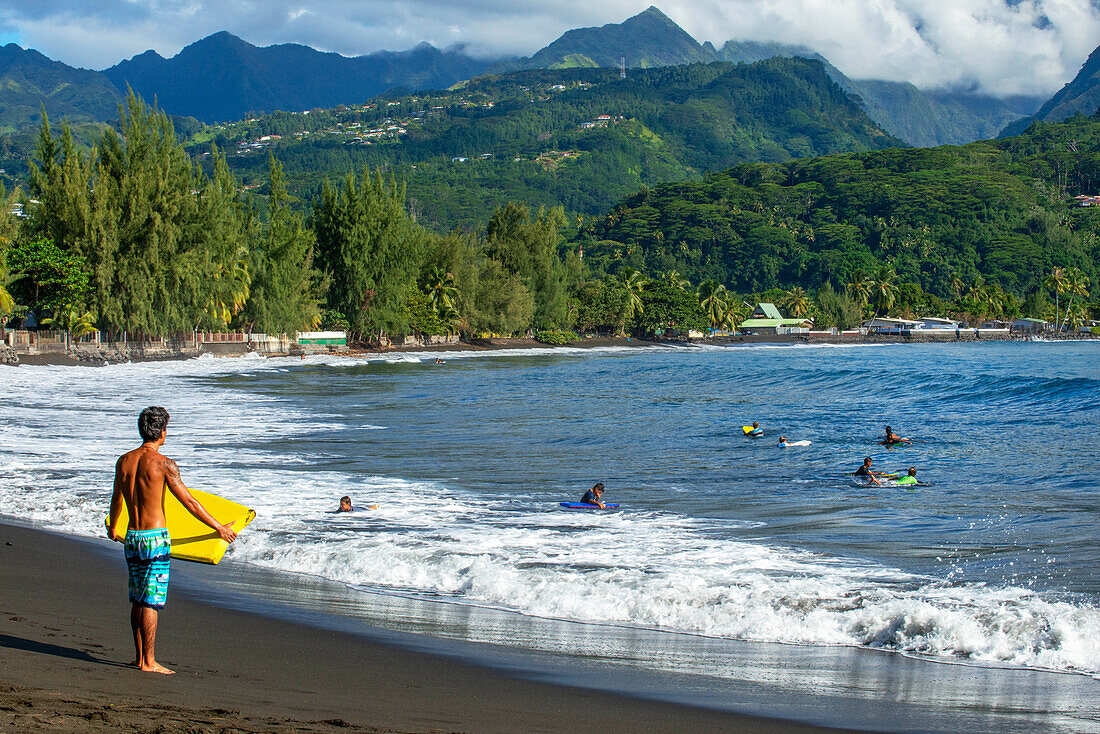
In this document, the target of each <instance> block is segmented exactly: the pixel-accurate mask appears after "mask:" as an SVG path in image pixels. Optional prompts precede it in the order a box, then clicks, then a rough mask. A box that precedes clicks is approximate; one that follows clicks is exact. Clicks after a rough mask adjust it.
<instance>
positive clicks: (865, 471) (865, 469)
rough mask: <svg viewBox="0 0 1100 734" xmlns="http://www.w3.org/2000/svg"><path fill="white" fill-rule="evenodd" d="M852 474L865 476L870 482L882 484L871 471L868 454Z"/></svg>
mask: <svg viewBox="0 0 1100 734" xmlns="http://www.w3.org/2000/svg"><path fill="white" fill-rule="evenodd" d="M854 476H857V477H867V480H868V481H869V482H870V483H871V484H882V482H880V481H879V480H878V478H877V477H876V476H875V474H874V472H872V471H871V457H870V456H867V457H864V459H863V465H862V466H860V467H859V468H858V469H856V471H855V475H854Z"/></svg>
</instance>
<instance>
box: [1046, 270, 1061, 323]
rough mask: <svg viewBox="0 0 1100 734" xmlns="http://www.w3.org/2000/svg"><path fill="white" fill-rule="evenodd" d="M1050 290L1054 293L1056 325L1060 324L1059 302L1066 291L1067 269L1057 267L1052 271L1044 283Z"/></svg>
mask: <svg viewBox="0 0 1100 734" xmlns="http://www.w3.org/2000/svg"><path fill="white" fill-rule="evenodd" d="M1043 285H1045V286H1046V287H1047V288H1049V289H1050V290H1052V291H1054V323H1055V324H1057V323H1058V300H1059V298H1060V297H1061V295H1062V294H1063V293H1065V290H1066V269H1065V268H1063V267H1056V268H1054V269H1053V270H1051V271H1050V275H1048V276H1047V278H1046V280H1044V281H1043Z"/></svg>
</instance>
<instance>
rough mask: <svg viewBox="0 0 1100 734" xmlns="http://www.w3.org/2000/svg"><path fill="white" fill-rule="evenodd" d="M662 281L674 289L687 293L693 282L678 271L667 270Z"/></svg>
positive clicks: (662, 276) (662, 274)
mask: <svg viewBox="0 0 1100 734" xmlns="http://www.w3.org/2000/svg"><path fill="white" fill-rule="evenodd" d="M661 280H663V281H664V282H666V283H668V284H669V285H670V286H672V287H673V288H679V289H680V290H682V291H686V290H687V289H688V288H690V287H691V281H689V280H688V279H687V278H685V277H683V276H682V275H680V273H679V272H678V271H676V270H666V271H665V272H663V273H661Z"/></svg>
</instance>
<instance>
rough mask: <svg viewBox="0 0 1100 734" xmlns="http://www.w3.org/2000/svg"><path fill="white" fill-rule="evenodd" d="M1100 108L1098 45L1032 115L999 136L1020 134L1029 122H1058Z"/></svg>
mask: <svg viewBox="0 0 1100 734" xmlns="http://www.w3.org/2000/svg"><path fill="white" fill-rule="evenodd" d="M1098 108H1100V47H1097V48H1096V49H1095V50H1094V51H1093V52H1092V53H1091V54H1089V57H1088V58H1087V59H1085V63H1084V64H1082V65H1081V70H1080V71H1078V72H1077V76H1075V77H1073V79H1071V80H1070V81H1069V82H1068V83H1067V84H1066V85H1065V86H1064V87H1062V88H1061V89H1059V90H1058V91H1057V92H1056V93H1055V95H1054V96H1053V97H1051V98H1050V99H1049V100H1047V101H1046V103H1045V104H1044V105H1043V106H1042V107H1040V108H1039V111H1038V112H1036V113H1035V114H1034V115H1033V116H1031V117H1025V118H1023V119H1022V120H1017V121H1016V122H1013V123H1012V124H1010V125H1008V126H1007V127H1005V129H1004V130H1002V131H1001V137H1008V136H1011V135H1019V134H1020V133H1022V132H1023V131H1024V130H1026V129H1027V128H1028V126H1029V125H1031V123H1032V122H1035V121H1040V122H1061V121H1062V120H1065V119H1067V118H1070V117H1073V116H1074V115H1076V114H1084V115H1092V114H1094V113H1095V112H1096V111H1097V109H1098Z"/></svg>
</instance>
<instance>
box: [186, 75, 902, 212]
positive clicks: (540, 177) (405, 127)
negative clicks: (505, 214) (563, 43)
mask: <svg viewBox="0 0 1100 734" xmlns="http://www.w3.org/2000/svg"><path fill="white" fill-rule="evenodd" d="M604 115H606V116H607V117H608V118H609V119H605V120H599V118H600V117H601V116H604ZM390 128H394V130H400V131H402V132H401V133H400V134H398V133H396V132H393V131H390V130H389V129H390ZM274 135H278V136H281V137H280V138H279V139H278V140H273V139H271V140H267V141H263V143H262V144H263V145H264V146H266V149H270V150H274V151H275V153H276V155H277V156H278V157H279V159H280V161H282V163H283V165H284V168H285V171H286V177H287V182H288V186H289V188H290V189H291V190H292V191H294V192H295V193H296V194H297V195H299V196H303V197H305V196H312V195H316V194H317V193H318V192H319V190H320V188H321V182H322V181H323V179H324V178H325V177H327V176H331V175H344V174H347V173H350V172H354V171H358V170H359V169H360V168H362V167H363V166H364V165H366V166H369V167H370V168H372V169H382V170H384V171H387V172H390V173H392V174H393V175H395V176H397V177H398V178H401V179H403V180H405V181H406V182H407V185H408V192H409V196H410V197H411V198H412V199H413V200H414V202H415V204H414V210H415V212H416V214H417V216H418V217H419V218H421V219H422V220H423V221H424V222H425V223H427V224H429V225H430V226H433V227H435V228H438V229H450V228H452V227H454V226H465V227H476V226H477V225H478V224H479V223H481V222H484V221H485V219H486V218H487V217H488V216H489V215H490V214H491V213H492V211H493V210H494V209H495V208H496V207H497V206H498V205H499V204H500V202H502V201H517V202H523V203H525V204H527V205H528V206H532V207H538V206H556V205H561V206H563V207H564V208H565V210H566V211H567V212H569V213H570V214H571V215H577V214H579V215H584V216H591V215H594V214H600V213H603V212H604V211H606V209H607V206H608V204H609V203H610V202H611V201H615V200H618V199H620V198H623V197H625V196H627V195H629V194H630V193H632V192H633V191H636V190H637V188H638V187H639V186H642V185H646V184H653V183H660V182H664V181H677V180H684V179H687V178H690V177H692V176H694V175H697V174H698V173H700V172H705V171H710V170H716V169H719V168H722V167H725V166H729V165H732V164H734V163H737V162H740V161H755V160H764V161H775V162H780V161H787V160H791V159H794V158H800V157H805V156H814V155H821V154H824V153H832V152H842V151H866V150H874V149H881V148H885V147H887V146H890V145H896V144H899V141H897V140H896V139H894V138H892V137H890V136H889V135H886V134H885V133H883V132H882V131H881V130H880V129H878V128H877V127H875V125H874V123H873V122H871V120H870V119H868V118H867V116H866V115H865V114H864V113H863V112H862V111H861V110H860V108H859V107H858V106H857V105H856V104H855V103H854V102H852V101H851V100H850V99H849V98H848V97H847V96H846V95H845V94H844V92H843V91H842V90H841V89H840V88H839V87H838V86H837V85H836V84H835V83H834V82H833V81H832V80H831V79H829V77H828V75H827V74H826V73H825V70H824V67H823V66H822V65H821V64H820V62H817V61H810V60H807V59H772V60H768V61H763V62H760V63H757V64H752V65H733V64H727V63H713V64H705V65H704V64H696V65H692V66H678V67H665V68H660V69H649V70H639V71H634V72H632V73H631V75H630V76H629V77H628V78H627V79H619V77H618V74H616V73H615V72H613V71H611V70H608V69H568V70H534V71H527V72H516V73H512V74H507V75H503V76H490V77H483V78H480V79H476V80H473V81H471V82H470V83H468V84H466V85H464V86H462V87H461V88H459V89H455V90H452V91H450V92H445V93H433V94H422V95H404V96H396V95H395V96H389V97H384V98H382V99H380V100H379V101H377V102H373V103H370V104H368V105H364V106H359V107H341V108H337V109H335V110H331V111H322V110H314V111H312V112H311V113H310V114H309V115H302V114H289V113H279V114H275V115H269V116H264V117H261V118H258V119H256V120H255V121H247V122H243V123H238V124H233V125H227V126H220V127H219V128H217V129H209V130H206V131H203V132H202V133H200V134H199V135H198V136H196V137H195V139H194V140H193V144H194V145H195V146H196V147H195V148H193V150H195V151H199V150H201V149H202V148H203V147H204V146H205V145H207V144H208V142H209V140H211V139H212V140H214V141H215V142H216V143H218V145H219V146H220V147H222V148H223V149H225V150H227V151H230V157H229V163H230V165H231V166H232V167H233V168H234V170H235V171H237V172H238V173H239V175H240V176H241V177H242V178H243V179H245V180H247V181H257V180H260V179H261V178H262V176H263V175H264V174H265V173H266V170H265V165H264V156H263V155H259V154H257V153H255V152H252V151H253V149H252V148H248V147H247V145H248V144H249V143H253V142H254V141H259V140H260V139H261V138H263V137H264V136H274ZM372 136H373V137H372ZM257 144H258V143H257ZM238 151H239V153H240V154H239V155H233V153H234V152H238ZM455 159H458V160H455Z"/></svg>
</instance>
